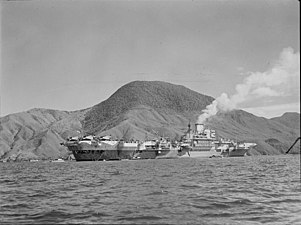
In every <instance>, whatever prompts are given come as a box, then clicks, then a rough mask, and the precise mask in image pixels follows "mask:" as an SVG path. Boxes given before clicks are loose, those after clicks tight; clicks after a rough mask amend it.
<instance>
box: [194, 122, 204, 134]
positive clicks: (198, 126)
mask: <svg viewBox="0 0 301 225" xmlns="http://www.w3.org/2000/svg"><path fill="white" fill-rule="evenodd" d="M195 130H196V131H197V132H198V133H203V131H204V124H200V123H196V124H195Z"/></svg>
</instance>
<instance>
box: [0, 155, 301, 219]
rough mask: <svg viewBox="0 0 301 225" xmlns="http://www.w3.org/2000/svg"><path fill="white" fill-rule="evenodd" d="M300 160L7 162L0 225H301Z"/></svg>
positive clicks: (1, 179) (0, 167) (0, 187)
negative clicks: (66, 224)
mask: <svg viewBox="0 0 301 225" xmlns="http://www.w3.org/2000/svg"><path fill="white" fill-rule="evenodd" d="M299 171H300V156H299V155H297V156H296V155H285V156H258V157H256V156H255V157H243V158H223V159H190V158H187V159H186V158H183V159H174V160H141V161H139V160H136V161H131V160H129V161H112V162H110V161H106V162H65V163H47V162H36V163H29V162H23V163H1V164H0V174H1V176H0V206H1V210H0V218H1V224H54V223H56V224H57V223H59V224H64V223H68V224H70V223H72V224H231V225H232V224H262V223H265V224H301V216H300V215H301V214H300V211H301V195H300V193H301V183H300V172H299Z"/></svg>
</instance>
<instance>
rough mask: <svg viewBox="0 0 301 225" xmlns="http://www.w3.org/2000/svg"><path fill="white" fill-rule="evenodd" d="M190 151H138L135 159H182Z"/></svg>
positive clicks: (177, 149) (176, 149)
mask: <svg viewBox="0 0 301 225" xmlns="http://www.w3.org/2000/svg"><path fill="white" fill-rule="evenodd" d="M187 151H188V149H180V148H173V149H144V150H140V151H138V152H137V153H136V154H135V155H134V157H133V159H174V158H179V157H182V156H183V155H185V154H186V153H187Z"/></svg>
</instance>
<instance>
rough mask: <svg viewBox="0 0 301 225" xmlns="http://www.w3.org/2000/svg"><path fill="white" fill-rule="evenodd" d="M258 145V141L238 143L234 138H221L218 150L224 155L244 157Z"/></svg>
mask: <svg viewBox="0 0 301 225" xmlns="http://www.w3.org/2000/svg"><path fill="white" fill-rule="evenodd" d="M256 145H257V144H256V143H251V142H242V143H237V142H235V141H233V140H229V139H228V140H226V139H221V140H220V142H219V143H218V147H217V151H220V152H221V155H222V156H223V157H243V156H246V154H247V153H248V151H249V150H250V149H252V148H253V147H255V146H256Z"/></svg>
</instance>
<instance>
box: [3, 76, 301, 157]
mask: <svg viewBox="0 0 301 225" xmlns="http://www.w3.org/2000/svg"><path fill="white" fill-rule="evenodd" d="M213 100H214V98H212V97H210V96H207V95H202V94H200V93H198V92H195V91H192V90H190V89H188V88H186V87H184V86H182V85H174V84H170V83H167V82H161V81H134V82H130V83H128V84H126V85H124V86H122V87H120V88H119V89H118V90H117V91H116V92H114V93H113V94H112V95H111V96H110V97H109V98H108V99H106V100H105V101H103V102H101V103H99V104H96V105H94V106H92V107H89V108H86V109H81V110H76V111H70V112H68V111H60V110H53V109H38V108H35V109H31V110H28V111H26V112H21V113H15V114H10V115H7V116H5V117H1V118H0V121H1V124H0V134H1V135H0V159H10V160H12V161H14V160H17V161H18V160H28V159H32V158H39V159H49V158H58V157H67V156H68V155H69V154H70V153H69V152H68V151H67V149H66V148H65V147H63V146H61V145H60V144H59V143H60V142H63V141H64V140H65V139H66V138H67V137H68V136H77V135H79V134H81V135H83V134H96V135H106V134H110V135H112V136H113V137H114V138H123V139H139V140H144V139H146V138H156V137H158V136H169V137H171V138H172V139H177V140H179V138H180V137H181V135H182V134H183V133H184V132H185V131H186V129H187V125H188V123H194V122H195V121H197V118H198V116H199V115H200V114H201V112H202V110H203V109H205V107H206V106H207V105H208V104H210V103H211V102H212V101H213ZM206 124H207V125H208V126H210V127H211V128H213V129H216V130H217V131H218V133H219V134H220V135H221V136H223V137H225V138H231V139H238V140H244V141H252V142H256V143H258V147H257V148H256V149H254V150H253V151H252V153H251V154H255V155H256V154H282V153H284V152H285V150H287V149H288V148H289V146H290V145H291V144H292V143H293V141H294V140H295V139H296V138H297V137H298V136H300V114H299V113H285V114H284V115H282V116H281V117H275V118H271V119H266V118H264V117H257V116H255V115H253V114H251V113H248V112H246V111H243V110H234V111H231V112H226V113H218V114H217V115H216V116H213V117H211V118H210V119H209V120H208V121H207V122H206ZM299 150H300V147H299ZM292 152H295V153H298V146H297V147H295V148H294V150H293V151H292Z"/></svg>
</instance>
